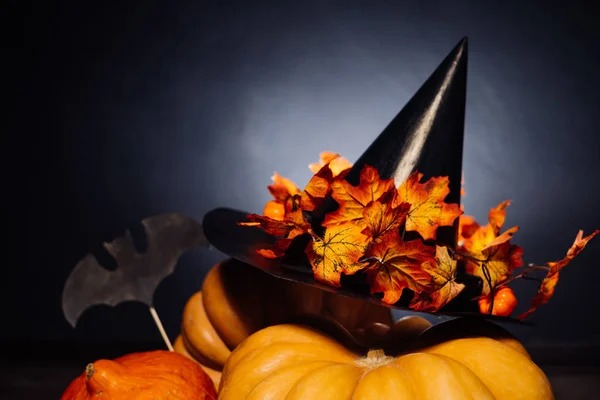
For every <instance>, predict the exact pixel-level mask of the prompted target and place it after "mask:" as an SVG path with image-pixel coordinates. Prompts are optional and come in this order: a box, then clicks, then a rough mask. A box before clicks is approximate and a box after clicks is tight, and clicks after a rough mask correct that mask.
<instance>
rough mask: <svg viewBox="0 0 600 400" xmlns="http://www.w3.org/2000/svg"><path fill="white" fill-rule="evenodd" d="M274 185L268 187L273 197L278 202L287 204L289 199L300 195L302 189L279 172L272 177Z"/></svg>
mask: <svg viewBox="0 0 600 400" xmlns="http://www.w3.org/2000/svg"><path fill="white" fill-rule="evenodd" d="M271 180H272V181H273V184H272V185H269V186H267V188H268V189H269V192H271V195H272V196H273V197H274V198H275V200H277V201H278V202H281V203H285V202H286V201H287V199H289V198H290V197H293V196H295V195H299V194H300V189H298V187H297V186H296V184H295V183H294V182H292V181H291V180H289V179H287V178H284V177H282V176H281V175H279V174H278V173H277V172H275V173H274V174H273V176H272V177H271Z"/></svg>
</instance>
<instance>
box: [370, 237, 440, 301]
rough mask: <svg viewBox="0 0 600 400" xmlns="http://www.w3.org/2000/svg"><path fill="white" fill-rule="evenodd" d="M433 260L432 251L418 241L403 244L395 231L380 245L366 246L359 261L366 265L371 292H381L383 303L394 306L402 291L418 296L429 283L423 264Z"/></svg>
mask: <svg viewBox="0 0 600 400" xmlns="http://www.w3.org/2000/svg"><path fill="white" fill-rule="evenodd" d="M432 258H433V248H432V247H430V246H426V245H425V244H423V242H422V241H421V240H420V239H416V240H411V241H409V242H404V241H403V240H402V238H401V237H400V235H399V233H398V231H395V230H394V231H390V232H389V233H387V234H386V235H385V236H384V237H383V238H382V240H381V241H380V242H379V243H374V244H373V245H371V246H369V248H368V250H367V252H366V254H365V257H363V259H362V261H366V262H368V265H367V267H366V272H367V281H368V283H369V284H370V287H371V293H372V294H374V293H383V299H382V301H383V302H384V303H387V304H394V303H396V302H397V301H398V300H399V299H400V297H401V296H402V291H403V290H404V289H405V288H408V289H410V290H412V291H414V292H415V293H420V292H421V291H423V290H424V289H425V288H426V287H427V285H429V283H430V280H431V276H430V275H429V274H428V273H427V272H426V271H425V270H424V269H423V267H422V264H423V263H424V262H426V261H430V260H431V259H432Z"/></svg>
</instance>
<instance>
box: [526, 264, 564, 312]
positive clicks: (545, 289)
mask: <svg viewBox="0 0 600 400" xmlns="http://www.w3.org/2000/svg"><path fill="white" fill-rule="evenodd" d="M558 278H559V273H558V272H554V273H552V272H548V275H546V278H544V280H543V281H542V283H541V284H540V288H539V289H538V292H537V294H536V295H535V297H534V298H533V300H531V307H530V308H529V310H527V311H526V312H524V313H523V314H521V315H519V316H518V317H517V319H520V320H521V321H522V320H524V319H525V318H527V317H528V316H530V315H531V314H533V312H534V311H535V310H537V309H538V307H540V306H541V305H542V304H546V303H547V302H548V301H549V300H550V298H552V296H554V289H555V288H556V284H557V283H558Z"/></svg>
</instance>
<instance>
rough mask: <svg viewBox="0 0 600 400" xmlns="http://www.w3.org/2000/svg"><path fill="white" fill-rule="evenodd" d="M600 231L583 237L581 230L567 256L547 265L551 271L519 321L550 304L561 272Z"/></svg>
mask: <svg viewBox="0 0 600 400" xmlns="http://www.w3.org/2000/svg"><path fill="white" fill-rule="evenodd" d="M599 233H600V230H595V231H594V232H592V233H591V234H590V235H588V236H586V237H583V231H582V230H580V231H579V232H578V233H577V236H576V237H575V242H573V245H572V246H571V247H570V248H569V250H568V251H567V255H566V256H565V257H564V258H563V259H562V260H560V261H550V262H548V263H547V265H548V267H549V268H550V270H549V271H548V273H547V274H546V277H545V278H544V280H543V281H542V283H541V285H540V287H539V289H538V292H537V294H536V295H535V297H534V298H533V300H531V306H530V308H529V310H527V311H526V312H524V313H523V314H521V315H519V316H518V317H517V319H520V320H523V319H525V318H527V317H528V316H529V315H531V314H533V312H535V310H537V309H538V308H539V307H540V306H541V305H542V304H546V303H548V301H549V300H550V298H552V296H553V295H554V289H555V287H556V284H557V283H558V278H559V273H560V271H561V270H562V269H563V268H564V267H566V266H567V265H568V264H569V263H570V262H571V261H573V259H574V258H575V257H577V256H578V255H579V253H581V252H582V251H583V249H584V248H585V246H586V245H587V243H588V242H589V241H590V240H591V239H592V238H593V237H594V236H596V235H597V234H599Z"/></svg>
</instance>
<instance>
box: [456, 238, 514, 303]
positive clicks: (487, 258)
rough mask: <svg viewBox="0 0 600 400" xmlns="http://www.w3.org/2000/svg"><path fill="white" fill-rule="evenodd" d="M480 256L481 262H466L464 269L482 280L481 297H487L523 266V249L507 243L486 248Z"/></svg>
mask: <svg viewBox="0 0 600 400" xmlns="http://www.w3.org/2000/svg"><path fill="white" fill-rule="evenodd" d="M481 256H483V261H473V260H467V263H466V269H467V272H468V273H470V274H473V275H475V276H478V277H480V278H481V279H482V281H483V289H482V291H481V293H482V295H488V294H489V293H490V292H491V291H492V289H493V288H495V287H496V286H498V285H500V284H501V283H502V282H504V281H505V280H507V279H508V278H509V277H510V275H511V274H512V272H513V271H514V270H515V269H517V268H519V267H521V266H522V265H523V249H522V248H520V247H519V246H516V245H511V244H510V243H508V242H504V243H500V244H498V245H495V246H491V247H486V248H485V249H484V250H483V251H482V253H481Z"/></svg>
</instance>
